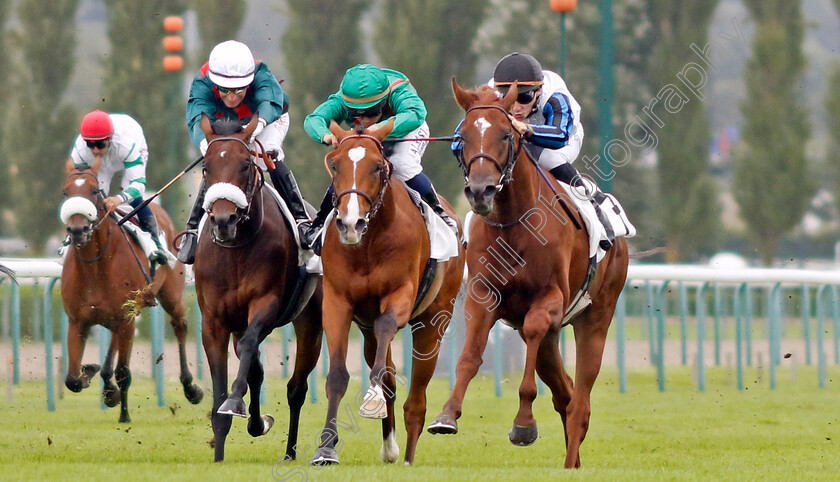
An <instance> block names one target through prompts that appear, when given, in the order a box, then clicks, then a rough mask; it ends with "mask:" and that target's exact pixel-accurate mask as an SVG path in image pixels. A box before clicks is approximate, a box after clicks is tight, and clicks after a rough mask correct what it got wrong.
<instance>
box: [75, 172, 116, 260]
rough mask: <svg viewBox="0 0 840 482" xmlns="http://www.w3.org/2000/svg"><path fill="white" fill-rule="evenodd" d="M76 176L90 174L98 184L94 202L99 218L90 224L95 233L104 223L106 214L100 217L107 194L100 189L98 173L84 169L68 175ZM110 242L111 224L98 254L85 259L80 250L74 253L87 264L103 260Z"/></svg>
mask: <svg viewBox="0 0 840 482" xmlns="http://www.w3.org/2000/svg"><path fill="white" fill-rule="evenodd" d="M74 176H90V177H92V178H93V182H94V183H95V184H96V186H97V189H96V202H95V203H94V205H95V206H96V214H97V219H96V221H92V222H91V223H90V225H89V226H90V231H91V233H93V232H94V231H96V230H97V229H99V227H100V226H101V225H102V221H103V220H104V219H105V216H101V217H100V215H101V213H102V211H103V209H102V203H103V202H104V201H105V196H103V194H102V191H101V190H100V189H99V179H97V178H96V175H94V174H93V173H91V172H88V171H84V170H82V171H76V172H71V173H70V174H69V175H68V176H67V177H68V178H70V177H74ZM110 244H111V226H110V225H109V226H108V232H107V235H106V237H105V246H104V247H103V248H102V250H101V251H98V252H97V253H96V255H94V256H93V257H92V258H89V259H85V258H82V255H80V254H79V251H78V250H76V249H74V250H73V253H74V254H75V255H76V257H77V258H79V261H81V262H82V263H85V264H90V263H95V262H97V261H99V260H101V259H102V258H103V257H104V256H105V253H107V252H108V247H109V245H110Z"/></svg>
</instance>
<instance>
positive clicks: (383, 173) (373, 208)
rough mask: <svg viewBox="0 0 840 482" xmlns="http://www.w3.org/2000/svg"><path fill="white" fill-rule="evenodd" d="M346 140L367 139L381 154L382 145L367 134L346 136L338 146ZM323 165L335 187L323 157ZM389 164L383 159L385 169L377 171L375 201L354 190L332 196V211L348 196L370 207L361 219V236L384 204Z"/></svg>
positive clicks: (389, 171)
mask: <svg viewBox="0 0 840 482" xmlns="http://www.w3.org/2000/svg"><path fill="white" fill-rule="evenodd" d="M348 139H369V140H371V141H373V143H374V144H375V145H376V147H377V149H379V153H380V154H383V148H382V143H381V142H380V141H379V139H377V138H376V137H373V136H370V135H367V134H356V135H352V136H347V137H345V138H344V139H342V140H341V142H339V144H338V145H339V146H341V144H343V143H344V142H345V141H347V140H348ZM382 159H385V156H384V155H383V156H382ZM324 165H325V166H327V172H328V173H329V174H330V178H332V179H333V185H335V179H334V178H333V175H332V172H331V171H330V169H329V166H328V165H327V157H324ZM391 171H392V169H391V163H390V162H388V160H387V159H385V168H384V169H380V170H379V194H378V195H377V196H376V199H374V198H372V197H370V194H368V193H366V192H364V191H362V190H359V189H355V188H350V189H345V190H344V191H341V192H340V193H338V194H334V195H333V209H338V203H339V201H341V198H342V197H344V196H346V195H348V194H358V195H359V196H361V197H363V198H364V199H365V201H367V202H368V204H369V205H370V209H368V212H367V214H365V217H364V218H363V219H364V221H365V227H364V228H363V230H362V234H364V233H365V231H367V226H368V225H369V224H370V221H371V219H373V218H374V217H375V216H376V213H378V212H379V209H381V208H382V205H383V204H384V203H385V191H386V190H387V189H388V181H390V179H391Z"/></svg>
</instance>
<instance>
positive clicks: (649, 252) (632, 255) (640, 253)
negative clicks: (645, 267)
mask: <svg viewBox="0 0 840 482" xmlns="http://www.w3.org/2000/svg"><path fill="white" fill-rule="evenodd" d="M664 252H665V246H659V247H657V248H652V249H648V250H645V251H638V252H635V253H630V255H629V256H630V258H632V259H642V258H647V257H650V256H653V255H655V254H659V253H664Z"/></svg>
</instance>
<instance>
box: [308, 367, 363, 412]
mask: <svg viewBox="0 0 840 482" xmlns="http://www.w3.org/2000/svg"><path fill="white" fill-rule="evenodd" d="M362 364H364V362H362ZM364 383H365V381H364V377H362V385H364ZM309 401H310V402H312V403H318V367H317V366H315V367H312V371H311V372H309Z"/></svg>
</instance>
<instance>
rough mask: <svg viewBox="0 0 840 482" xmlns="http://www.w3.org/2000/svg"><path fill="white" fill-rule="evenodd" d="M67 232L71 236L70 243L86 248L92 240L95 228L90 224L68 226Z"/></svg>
mask: <svg viewBox="0 0 840 482" xmlns="http://www.w3.org/2000/svg"><path fill="white" fill-rule="evenodd" d="M67 234H68V235H69V236H70V243H72V244H73V246H75V247H77V248H84V247H85V246H87V244H88V243H89V242H90V238H91V236H92V234H93V229H92V228H91V225H90V224H83V225H81V226H67Z"/></svg>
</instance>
